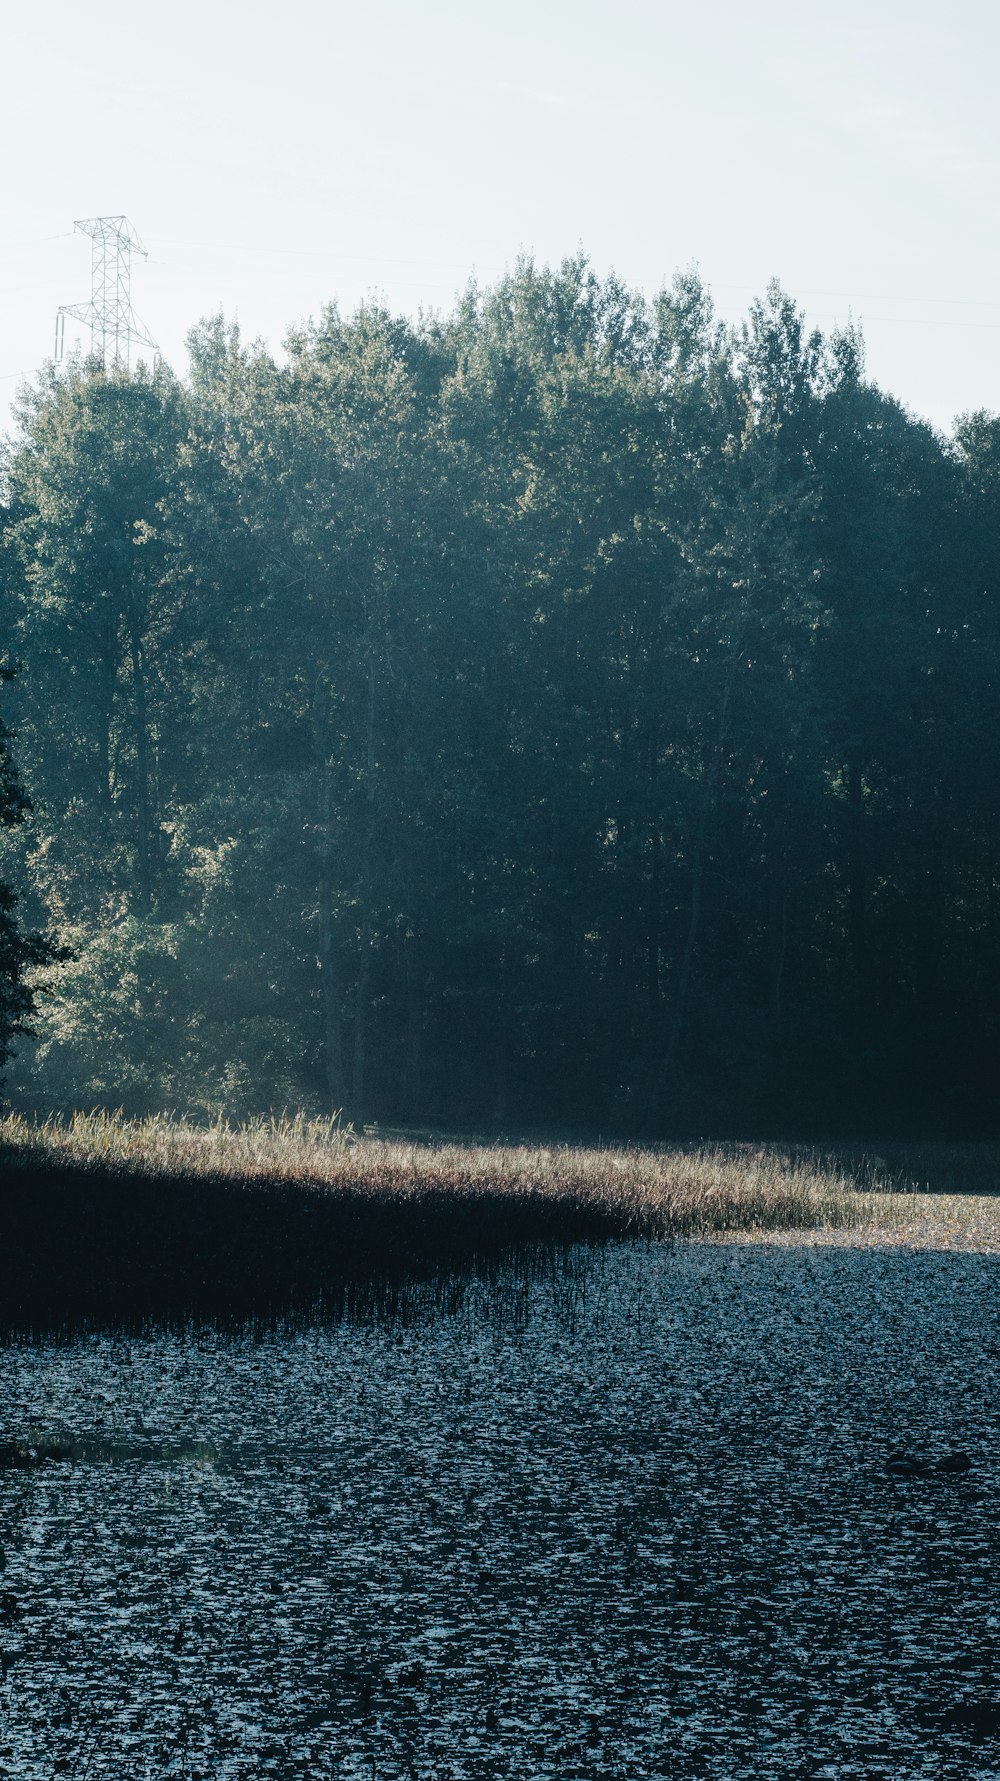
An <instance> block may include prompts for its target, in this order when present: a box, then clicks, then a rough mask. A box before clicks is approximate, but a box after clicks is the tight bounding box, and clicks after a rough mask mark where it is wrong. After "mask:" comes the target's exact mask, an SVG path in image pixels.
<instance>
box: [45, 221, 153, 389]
mask: <svg viewBox="0 0 1000 1781" xmlns="http://www.w3.org/2000/svg"><path fill="white" fill-rule="evenodd" d="M73 227H74V229H79V231H80V233H81V235H89V236H90V240H91V260H90V302H89V303H64V304H63V305H62V306H61V308H60V309H59V310H58V312H57V314H56V351H55V358H56V363H57V364H59V363H60V361H61V360H62V356H63V351H64V346H65V335H66V317H67V316H68V315H71V316H74V317H75V319H76V320H77V321H79V322H86V323H87V324H88V325H89V328H90V351H91V355H92V357H94V358H96V359H100V361H101V364H102V365H103V366H104V369H105V371H110V370H112V369H114V368H115V367H116V366H124V367H125V369H126V370H127V369H128V365H129V361H130V358H131V352H132V347H133V346H148V347H151V348H152V350H153V351H154V352H156V350H157V347H156V341H155V340H153V339H152V338H151V336H150V335H149V333H148V332H147V330H146V328H145V326H144V325H143V323H142V322H141V321H140V320H139V317H138V316H137V315H136V313H135V310H134V309H133V308H132V255H133V254H141V256H142V258H143V259H145V258H146V249H145V248H144V247H143V245H142V242H141V241H140V240H139V237H138V235H137V234H136V231H135V230H134V229H133V228H132V226H131V224H130V223H129V221H128V218H127V217H124V216H91V217H84V218H83V219H82V220H80V221H78V222H75V223H74V224H73Z"/></svg>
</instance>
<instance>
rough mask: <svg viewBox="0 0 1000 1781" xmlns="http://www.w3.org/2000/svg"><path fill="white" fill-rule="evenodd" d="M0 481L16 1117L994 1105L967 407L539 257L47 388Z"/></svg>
mask: <svg viewBox="0 0 1000 1781" xmlns="http://www.w3.org/2000/svg"><path fill="white" fill-rule="evenodd" d="M3 489H4V492H3V502H4V510H3V514H2V516H0V517H2V519H3V535H4V547H3V553H2V558H0V601H2V623H3V634H4V636H5V637H6V638H8V639H9V640H10V642H11V644H12V646H13V647H15V648H16V650H17V653H18V655H19V656H20V657H21V659H22V660H23V661H24V663H25V670H26V671H25V674H24V676H23V678H22V680H21V682H20V683H19V688H18V691H17V694H16V697H17V705H18V711H17V721H18V725H19V728H20V732H21V737H22V743H21V746H22V751H23V761H24V766H25V772H26V777H27V783H28V787H29V790H30V793H31V796H32V799H33V802H34V804H35V809H36V814H35V817H34V820H33V823H32V825H31V828H30V832H29V833H28V834H27V839H26V842H25V843H23V844H21V845H17V843H16V841H15V839H14V838H13V837H11V838H9V839H8V841H7V843H6V846H7V855H6V859H7V864H6V867H5V871H6V874H7V876H16V877H17V879H18V882H19V883H20V885H21V888H22V892H23V895H24V896H25V898H26V899H27V901H28V903H29V906H31V907H32V908H33V909H34V910H35V911H36V913H37V918H38V921H39V922H40V923H44V922H46V921H48V922H51V923H53V924H54V925H55V926H56V927H57V928H58V930H59V933H60V935H61V937H62V939H63V941H64V942H66V943H68V944H69V945H70V946H71V947H72V949H73V956H72V958H71V959H69V960H67V961H66V962H64V963H63V964H62V965H61V966H60V968H59V972H58V982H57V987H56V994H55V995H54V997H53V999H52V1000H51V1001H50V1004H49V1007H48V1011H47V1013H46V1016H45V1020H44V1025H43V1029H42V1033H41V1038H40V1042H39V1044H38V1046H37V1048H36V1050H35V1051H34V1052H33V1053H32V1055H31V1056H27V1055H26V1056H25V1057H24V1058H22V1059H21V1060H19V1062H18V1064H17V1066H16V1069H15V1073H14V1077H13V1087H14V1091H15V1092H16V1094H17V1096H18V1097H19V1098H20V1099H21V1100H22V1101H26V1102H32V1101H34V1102H35V1103H38V1104H45V1105H53V1104H55V1105H60V1104H62V1105H65V1104H70V1103H74V1102H75V1103H77V1104H80V1103H84V1104H91V1105H93V1104H95V1103H105V1104H108V1103H110V1104H113V1105H118V1104H124V1105H125V1106H126V1108H128V1109H130V1110H133V1111H140V1110H142V1109H144V1108H151V1107H157V1106H165V1105H166V1106H178V1107H185V1108H188V1109H197V1108H198V1107H209V1106H214V1105H218V1104H219V1103H223V1104H225V1105H226V1107H227V1108H228V1109H230V1110H232V1111H234V1112H237V1113H247V1112H252V1111H254V1110H261V1109H266V1108H267V1107H269V1106H277V1107H280V1106H282V1105H299V1104H302V1105H305V1106H307V1107H312V1108H314V1109H317V1110H324V1109H325V1110H331V1109H333V1108H345V1109H346V1110H347V1111H348V1112H349V1113H350V1115H351V1116H352V1117H353V1118H354V1119H355V1121H359V1120H361V1119H363V1118H369V1119H371V1118H373V1117H378V1118H381V1119H399V1120H408V1121H413V1120H435V1121H443V1122H449V1123H452V1124H455V1123H461V1124H466V1125H467V1124H472V1123H474V1124H477V1125H481V1124H484V1123H485V1124H491V1123H492V1124H497V1125H500V1126H503V1125H505V1124H511V1123H513V1122H517V1123H519V1124H528V1123H531V1122H545V1123H548V1124H550V1125H552V1124H560V1123H561V1124H562V1125H564V1126H570V1125H572V1126H575V1127H581V1126H583V1127H589V1128H591V1129H603V1130H608V1131H612V1130H634V1131H645V1132H659V1131H677V1130H681V1129H689V1130H690V1129H697V1128H702V1129H704V1128H709V1127H710V1128H713V1129H714V1130H716V1131H719V1132H721V1131H725V1130H730V1131H733V1130H738V1129H740V1128H744V1129H746V1128H753V1129H754V1130H756V1131H758V1132H764V1131H768V1130H770V1131H783V1132H789V1133H791V1132H794V1131H800V1132H802V1131H806V1132H810V1133H818V1132H833V1131H834V1130H837V1129H841V1130H844V1129H847V1130H851V1131H854V1132H861V1131H862V1130H864V1129H865V1128H868V1129H871V1128H881V1129H888V1128H890V1127H892V1126H894V1125H895V1126H900V1127H903V1126H906V1125H911V1126H912V1125H913V1124H914V1122H916V1123H917V1124H919V1125H921V1126H923V1127H925V1128H931V1127H936V1128H939V1129H942V1130H943V1129H946V1128H956V1129H962V1130H965V1129H969V1128H972V1127H976V1126H979V1127H985V1126H986V1125H987V1124H988V1123H989V1120H990V1118H991V1104H990V1103H991V1093H992V1088H993V1083H994V1081H995V1077H996V1070H997V1064H998V1062H1000V1027H998V1019H997V1010H996V1003H995V995H994V985H995V983H996V981H997V970H998V966H1000V956H998V954H1000V930H998V925H997V920H996V912H997V896H998V886H1000V861H998V858H997V851H996V824H995V786H996V784H997V766H998V759H997V757H998V753H1000V740H998V737H997V732H996V726H995V721H994V713H993V706H994V700H995V687H996V675H997V665H998V662H1000V602H998V600H997V598H996V593H997V582H998V577H1000V532H998V526H997V520H998V518H1000V420H996V419H993V418H991V417H988V416H984V415H979V416H974V417H971V418H968V419H966V420H965V421H963V422H962V423H960V424H959V426H958V428H957V430H956V434H955V437H954V439H952V440H948V441H946V440H943V439H941V438H940V437H939V436H937V435H936V434H935V433H934V432H933V431H932V430H931V429H930V428H929V427H927V426H926V425H924V424H923V423H921V422H919V421H917V420H915V419H914V418H913V417H912V416H910V415H909V414H908V413H907V412H906V411H905V409H903V408H902V407H901V406H900V404H899V403H898V402H896V401H895V400H893V399H892V398H890V397H889V396H886V395H884V394H883V393H882V392H881V391H880V390H879V389H877V388H876V387H875V386H874V385H873V384H872V383H871V382H870V381H867V380H866V378H865V376H864V371H863V364H862V354H861V346H860V342H859V340H858V339H857V338H856V337H854V336H853V335H852V334H850V333H847V334H840V335H836V336H834V337H833V338H831V339H828V340H823V339H821V338H820V337H819V336H818V335H816V334H809V333H807V332H806V330H805V329H804V327H803V322H802V318H801V316H800V314H799V313H798V312H797V310H796V309H795V306H794V304H793V303H792V302H791V301H790V300H789V299H788V297H787V296H785V295H784V294H783V293H782V292H781V291H780V290H779V289H777V288H776V287H774V288H772V289H771V290H770V291H769V292H768V294H767V296H766V298H765V299H764V300H762V301H761V302H759V303H757V304H755V305H754V306H753V307H752V309H751V311H750V314H749V317H748V319H747V322H746V324H745V325H744V327H743V328H742V329H740V330H738V331H731V330H725V329H723V328H722V327H721V326H719V325H718V324H717V323H716V322H715V320H714V319H713V315H712V310H711V305H710V302H709V299H708V297H707V295H706V293H705V291H704V289H703V288H702V287H701V286H700V284H699V283H698V281H697V279H696V278H694V277H693V276H690V275H685V276H683V277H681V278H679V279H677V280H676V281H675V283H674V285H673V287H672V288H671V289H670V290H668V291H667V292H665V293H664V294H662V295H661V296H660V297H659V298H658V299H657V300H656V301H655V302H654V303H652V304H646V303H645V302H644V301H643V300H642V299H640V298H638V297H636V296H635V295H633V294H632V293H630V292H628V291H627V290H625V289H623V288H622V287H621V286H619V285H618V284H617V283H616V282H615V281H614V280H609V281H605V282H600V281H598V280H597V279H596V278H595V276H594V275H593V273H592V272H591V270H590V269H589V268H588V266H587V264H586V263H585V262H584V261H583V260H578V261H573V262H570V263H567V264H566V265H564V266H563V267H562V268H561V269H560V270H559V271H558V272H555V273H552V272H547V271H541V270H539V269H537V268H535V267H534V266H533V265H531V264H523V265H521V266H519V268H518V269H517V271H516V272H515V273H514V274H512V275H511V276H509V277H508V278H506V279H505V280H503V281H502V282H501V283H500V284H499V285H498V286H496V287H495V288H494V289H491V290H488V291H486V292H476V291H472V292H470V293H469V294H468V296H467V297H466V299H465V300H464V301H463V302H462V303H461V304H460V306H459V308H458V310H457V312H456V313H455V314H454V315H453V316H452V317H450V318H449V319H447V320H426V321H423V322H421V323H419V324H414V323H410V322H407V321H402V320H399V319H396V318H393V317H391V316H389V315H387V314H384V313H382V312H380V311H379V310H377V309H368V310H364V311H362V312H360V313H359V314H357V315H355V316H353V317H352V318H351V319H350V320H343V319H341V317H340V316H339V315H338V314H337V313H336V311H334V310H331V311H330V312H328V313H327V314H326V315H325V317H324V318H323V320H322V322H321V323H320V324H318V325H316V326H313V327H311V328H309V329H308V330H306V331H303V332H301V333H299V334H296V335H295V336H293V337H292V338H291V339H290V341H289V342H288V345H287V353H286V355H285V357H284V359H283V360H282V361H281V362H280V363H279V362H277V361H275V360H274V359H273V358H272V357H271V356H269V355H268V353H267V352H265V351H264V350H262V349H259V348H257V347H248V346H246V345H244V344H243V343H242V342H241V340H240V338H239V336H238V334H237V333H236V331H235V330H232V329H227V328H226V327H225V326H224V325H223V323H222V322H221V320H218V321H214V322H210V323H206V324H204V325H203V326H202V327H200V328H199V329H198V330H197V331H196V332H195V334H194V335H193V337H192V341H191V369H190V375H189V377H188V379H187V380H186V382H184V383H183V384H182V383H180V382H178V381H177V380H176V379H175V378H174V377H173V375H172V374H171V373H170V372H168V371H167V370H166V369H164V368H160V369H159V370H158V371H157V372H156V373H155V374H150V373H148V372H145V371H138V372H135V373H133V374H132V375H128V374H126V373H112V374H108V375H105V373H104V372H103V371H101V370H99V369H97V368H95V367H93V366H88V365H76V366H74V367H70V368H69V369H68V370H65V371H63V372H60V373H59V374H58V375H56V374H51V375H49V376H47V377H44V378H42V379H41V380H40V381H39V383H38V386H37V387H36V388H35V389H34V390H33V391H32V392H31V393H30V394H29V395H28V396H27V397H26V398H25V402H24V406H23V412H22V415H21V425H20V434H19V437H18V438H17V439H16V440H15V441H14V442H13V443H12V444H11V446H10V448H9V450H8V453H7V458H6V468H5V479H4V485H3Z"/></svg>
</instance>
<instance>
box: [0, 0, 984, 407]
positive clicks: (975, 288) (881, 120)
mask: <svg viewBox="0 0 1000 1781" xmlns="http://www.w3.org/2000/svg"><path fill="white" fill-rule="evenodd" d="M18 14H19V16H18V17H17V19H16V22H12V23H5V24H3V25H0V116H2V117H3V120H4V125H5V129H4V136H5V139H6V153H5V162H6V178H5V181H4V187H5V189H4V192H3V197H2V200H0V426H6V425H7V424H8V422H7V414H8V406H7V405H8V404H9V402H10V401H11V400H12V399H13V397H14V395H15V392H16V389H17V386H18V383H19V381H20V380H21V379H23V378H24V377H25V376H30V375H31V374H32V373H33V372H34V371H36V370H37V369H38V368H39V367H40V366H41V365H42V363H43V362H44V360H45V359H46V357H47V356H49V355H50V354H51V352H52V350H53V336H54V322H55V312H56V309H57V308H58V306H59V305H60V304H62V303H78V302H86V301H87V299H88V298H89V295H90V243H89V241H87V240H86V239H85V238H84V237H83V236H82V235H80V234H78V233H74V230H73V222H74V219H76V218H86V217H93V216H98V215H106V214H125V215H126V216H127V217H128V219H129V221H130V223H131V224H132V225H133V226H134V227H135V228H136V229H137V231H138V233H139V235H140V236H141V238H142V240H143V242H144V243H145V245H146V247H147V249H148V259H145V260H143V259H139V258H136V259H135V260H134V261H133V277H132V299H133V303H134V305H135V308H136V310H137V311H138V313H139V315H140V316H141V317H142V319H143V321H144V322H145V324H146V326H147V328H148V329H149V331H150V332H151V334H152V335H153V337H154V338H155V339H156V341H157V342H158V344H159V346H160V348H161V350H162V352H163V354H164V356H165V357H166V358H167V359H168V360H169V362H170V363H171V364H172V365H173V366H174V367H175V369H177V370H178V371H179V372H183V370H184V365H185V349H184V341H185V336H186V334H187V331H188V329H189V328H191V327H192V326H193V325H194V324H195V323H196V322H197V321H198V320H199V319H200V318H201V317H203V316H205V315H208V314H212V313H215V312H216V311H218V310H219V309H220V308H221V309H222V310H223V311H224V312H225V314H226V315H227V317H229V318H232V319H238V320H239V322H240V324H241V327H242V330H243V332H244V334H245V335H246V336H248V337H251V338H258V337H259V338H263V339H264V340H266V341H268V343H269V344H270V345H271V346H272V347H273V348H274V349H276V350H277V349H279V348H280V344H281V341H282V339H283V337H284V335H285V333H286V332H287V330H288V328H289V327H291V326H293V325H296V324H298V323H300V322H301V321H303V320H304V319H305V318H307V317H309V316H318V315H319V314H320V313H321V311H322V309H323V308H324V306H325V305H326V304H327V303H329V302H331V301H336V302H337V303H338V304H339V306H340V308H341V309H342V310H345V311H349V310H351V309H352V308H353V307H354V306H355V305H356V304H357V303H359V302H361V301H363V300H364V299H365V298H366V297H369V296H372V295H376V296H378V297H380V298H381V299H382V300H384V301H385V302H387V303H388V305H389V306H390V307H391V308H392V309H394V310H400V311H405V312H407V313H411V314H415V313H416V312H417V311H418V310H419V309H421V308H423V309H425V310H426V309H437V310H444V311H447V310H448V309H449V308H450V307H451V306H452V304H453V303H454V301H455V298H456V296H457V294H458V293H459V292H460V291H461V290H462V288H463V287H464V286H465V285H466V283H467V282H468V280H469V278H470V277H471V276H476V277H477V278H478V279H479V281H480V282H481V283H488V282H490V281H492V280H493V279H495V278H496V277H498V276H499V275H500V274H502V273H503V271H504V270H505V269H506V268H509V267H512V266H513V265H514V263H515V261H516V259H517V257H518V255H519V254H521V253H530V254H533V255H534V256H535V258H536V259H537V260H539V261H542V262H548V263H557V262H558V261H560V260H561V259H562V258H564V257H565V256H566V255H570V254H574V253H576V252H577V251H578V250H579V249H580V248H581V247H582V248H583V249H584V251H585V252H586V253H587V255H588V256H589V258H590V260H591V261H592V263H593V265H594V266H595V268H596V269H597V271H599V272H601V273H606V272H609V271H611V270H612V269H613V270H614V271H616V272H617V273H618V275H619V276H620V277H621V278H623V279H624V280H625V281H626V282H627V283H629V284H630V285H633V286H637V287H639V288H640V289H642V290H644V291H645V292H646V293H647V295H652V294H654V293H655V291H656V290H657V289H659V288H660V286H661V285H663V284H664V283H665V282H667V281H669V279H670V278H671V277H672V275H673V274H674V273H675V272H676V271H677V270H679V269H684V268H687V267H690V266H692V265H696V266H697V267H698V268H699V270H700V272H701V274H702V277H703V278H704V280H705V281H706V283H707V284H708V285H709V287H710V289H711V291H712V293H713V295H714V298H715V302H716V306H717V309H718V311H719V313H720V314H721V315H722V316H723V317H725V318H726V319H730V320H736V319H738V318H739V316H740V315H741V314H743V313H744V312H745V310H746V307H747V305H748V303H749V302H750V301H751V300H752V298H753V297H754V296H757V295H760V294H761V293H762V292H763V290H764V288H765V287H766V285H767V282H768V280H769V279H771V278H774V277H776V278H778V279H780V281H781V283H782V284H783V285H784V287H785V288H786V289H787V290H788V291H789V292H790V293H791V295H792V296H793V297H794V298H795V299H796V301H797V302H798V303H799V304H800V306H801V307H802V309H803V310H804V311H805V313H806V316H807V319H808V320H809V322H810V323H811V324H815V325H816V326H819V327H821V328H823V329H824V330H825V329H827V328H830V327H832V326H835V325H837V324H843V323H846V322H847V321H848V320H851V319H853V321H855V322H856V323H859V324H860V325H861V327H862V329H863V332H864V336H865V340H866V343H867V363H868V370H869V373H870V375H871V376H872V377H874V378H875V379H876V381H877V382H878V383H880V384H881V385H882V387H883V388H884V389H887V390H889V391H891V392H892V393H893V394H894V395H896V396H897V397H899V398H900V400H902V401H903V402H905V403H906V405H907V407H908V408H910V409H911V410H912V411H913V412H915V413H916V414H918V415H922V416H924V417H925V418H927V419H928V420H930V421H931V422H933V424H934V425H935V426H937V427H939V428H941V429H942V430H947V429H949V428H950V426H951V423H952V421H953V419H954V417H955V416H956V415H958V414H960V413H964V412H967V411H969V410H970V409H975V408H989V409H993V410H1000V230H998V228H997V215H996V200H997V194H998V189H1000V177H998V176H1000V121H998V119H1000V112H998V107H997V104H996V99H995V85H996V69H997V66H998V60H1000V9H998V8H997V7H996V6H995V5H994V6H989V5H986V4H979V3H976V4H973V3H971V0H952V4H951V6H950V7H949V8H945V7H944V6H942V5H941V4H940V0H934V3H933V4H928V3H927V0H867V3H866V4H862V3H860V0H837V4H836V5H835V6H833V5H831V6H826V7H818V6H816V5H815V4H811V5H806V4H799V5H792V4H789V3H787V0H755V3H754V4H753V5H752V6H751V5H749V4H748V3H747V0H703V3H702V5H701V7H700V8H696V7H694V6H693V5H692V4H691V0H683V3H681V0H658V3H655V4H653V3H649V0H530V3H529V0H508V3H507V4H500V3H497V0H494V3H492V4H476V0H422V3H421V4H420V5H419V6H418V5H415V4H413V3H412V0H411V3H410V4H404V3H403V0H365V3H364V4H362V0H323V3H322V4H314V3H312V0H283V3H282V4H281V5H278V6H276V5H274V4H273V3H269V4H267V5H262V4H259V3H258V0H245V3H244V4H243V5H242V6H241V7H240V8H235V7H233V6H232V4H231V0H229V3H228V4H225V5H223V4H221V3H220V0H174V3H173V4H172V5H171V6H170V7H169V8H160V7H157V8H139V7H135V6H132V5H129V6H125V5H123V4H120V0H104V3H102V5H101V7H100V8H99V9H98V11H97V12H96V13H95V11H94V9H93V8H91V9H89V10H88V9H86V8H81V7H80V6H79V4H78V0H75V3H74V4H73V5H70V4H68V3H67V0H48V3H47V4H46V5H45V6H35V7H31V8H28V7H23V6H22V7H20V8H18ZM8 16H9V9H8ZM78 337H79V338H80V340H81V343H82V344H83V345H84V346H86V345H87V343H88V336H87V334H86V331H85V330H84V329H82V328H81V327H80V325H79V324H78V323H74V322H73V321H72V320H70V321H68V322H67V328H66V344H67V347H71V346H72V344H73V342H74V340H75V339H76V338H78Z"/></svg>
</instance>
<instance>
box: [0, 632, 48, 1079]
mask: <svg viewBox="0 0 1000 1781" xmlns="http://www.w3.org/2000/svg"><path fill="white" fill-rule="evenodd" d="M13 677H14V669H13V668H12V667H11V666H10V664H9V663H8V662H4V661H2V660H0V686H2V685H3V684H4V683H5V682H7V681H10V680H12V679H13ZM11 741H12V737H11V732H10V730H9V729H8V727H7V725H6V724H4V723H0V834H2V833H3V832H4V831H7V830H10V829H13V828H16V827H17V825H18V823H21V822H23V821H24V818H25V815H26V813H27V809H28V800H27V798H26V797H25V795H24V789H23V787H22V785H21V781H20V778H19V777H18V773H17V768H16V766H15V764H14V761H13V758H12V755H11ZM54 950H55V949H53V948H52V947H51V946H50V945H49V943H48V942H47V941H46V940H44V939H43V938H42V936H41V935H40V934H26V933H25V932H24V930H23V928H22V927H21V924H20V922H19V921H18V909H17V895H16V893H15V891H14V890H13V889H12V888H11V886H10V885H9V884H6V883H3V882H0V1069H2V1067H3V1065H4V1064H5V1063H6V1062H7V1059H8V1058H9V1057H10V1055H11V1052H12V1050H13V1047H14V1042H15V1039H16V1036H17V1034H18V1033H23V1032H25V1031H26V1030H27V1029H28V1027H29V1025H30V1021H31V1016H32V1014H33V1013H34V1009H35V985H34V983H33V981H32V979H33V976H34V973H35V970H36V969H37V967H38V966H40V965H44V964H45V963H47V962H48V961H50V960H51V959H52V957H53V956H54Z"/></svg>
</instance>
